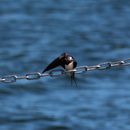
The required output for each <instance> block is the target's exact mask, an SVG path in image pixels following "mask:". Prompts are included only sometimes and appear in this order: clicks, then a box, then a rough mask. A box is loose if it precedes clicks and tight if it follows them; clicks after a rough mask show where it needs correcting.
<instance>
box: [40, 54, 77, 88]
mask: <svg viewBox="0 0 130 130" xmlns="http://www.w3.org/2000/svg"><path fill="white" fill-rule="evenodd" d="M58 66H61V67H62V68H63V69H65V70H66V71H69V70H73V69H75V68H76V66H77V62H76V60H75V59H74V57H72V56H70V55H69V54H68V53H63V54H61V55H60V56H59V57H57V58H56V59H54V60H53V61H52V62H51V63H50V64H49V65H48V66H47V67H46V68H45V69H44V70H43V72H42V73H44V72H46V71H49V70H51V69H54V68H56V67H58ZM69 74H70V77H71V85H72V83H73V82H72V81H74V82H75V84H76V86H77V83H76V80H75V72H70V73H69Z"/></svg>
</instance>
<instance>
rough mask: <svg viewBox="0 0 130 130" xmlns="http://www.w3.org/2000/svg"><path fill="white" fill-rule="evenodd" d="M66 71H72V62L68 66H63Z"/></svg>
mask: <svg viewBox="0 0 130 130" xmlns="http://www.w3.org/2000/svg"><path fill="white" fill-rule="evenodd" d="M65 69H66V70H72V69H73V62H71V63H69V64H68V65H65Z"/></svg>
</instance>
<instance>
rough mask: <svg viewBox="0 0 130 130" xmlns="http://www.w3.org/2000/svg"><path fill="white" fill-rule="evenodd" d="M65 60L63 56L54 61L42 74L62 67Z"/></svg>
mask: <svg viewBox="0 0 130 130" xmlns="http://www.w3.org/2000/svg"><path fill="white" fill-rule="evenodd" d="M62 60H63V55H61V56H60V57H58V58H56V59H55V60H53V61H52V62H51V63H50V64H49V65H48V66H47V67H46V68H45V69H44V70H43V72H42V73H44V72H46V71H49V70H51V69H53V68H55V67H58V66H60V65H61V61H62Z"/></svg>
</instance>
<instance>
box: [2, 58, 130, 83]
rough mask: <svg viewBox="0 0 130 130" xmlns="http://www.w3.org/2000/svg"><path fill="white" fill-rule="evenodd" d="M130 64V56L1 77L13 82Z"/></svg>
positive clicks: (3, 79)
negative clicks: (88, 64) (70, 67)
mask: <svg viewBox="0 0 130 130" xmlns="http://www.w3.org/2000/svg"><path fill="white" fill-rule="evenodd" d="M129 65H130V58H128V59H125V60H120V61H115V62H104V63H100V64H97V65H93V66H79V67H76V68H75V69H73V70H69V71H65V70H63V69H56V70H51V71H49V72H48V73H40V72H33V73H27V74H25V75H24V76H17V75H7V76H3V77H0V82H3V83H13V82H16V81H17V80H21V79H26V80H38V79H40V78H41V77H46V76H50V77H59V76H63V75H66V74H67V73H70V72H74V73H75V74H81V73H84V72H86V71H94V70H106V69H110V68H113V67H121V66H129Z"/></svg>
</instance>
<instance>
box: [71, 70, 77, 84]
mask: <svg viewBox="0 0 130 130" xmlns="http://www.w3.org/2000/svg"><path fill="white" fill-rule="evenodd" d="M73 82H74V83H75V85H76V87H78V85H77V81H76V79H75V73H74V72H71V86H72V85H73Z"/></svg>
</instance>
